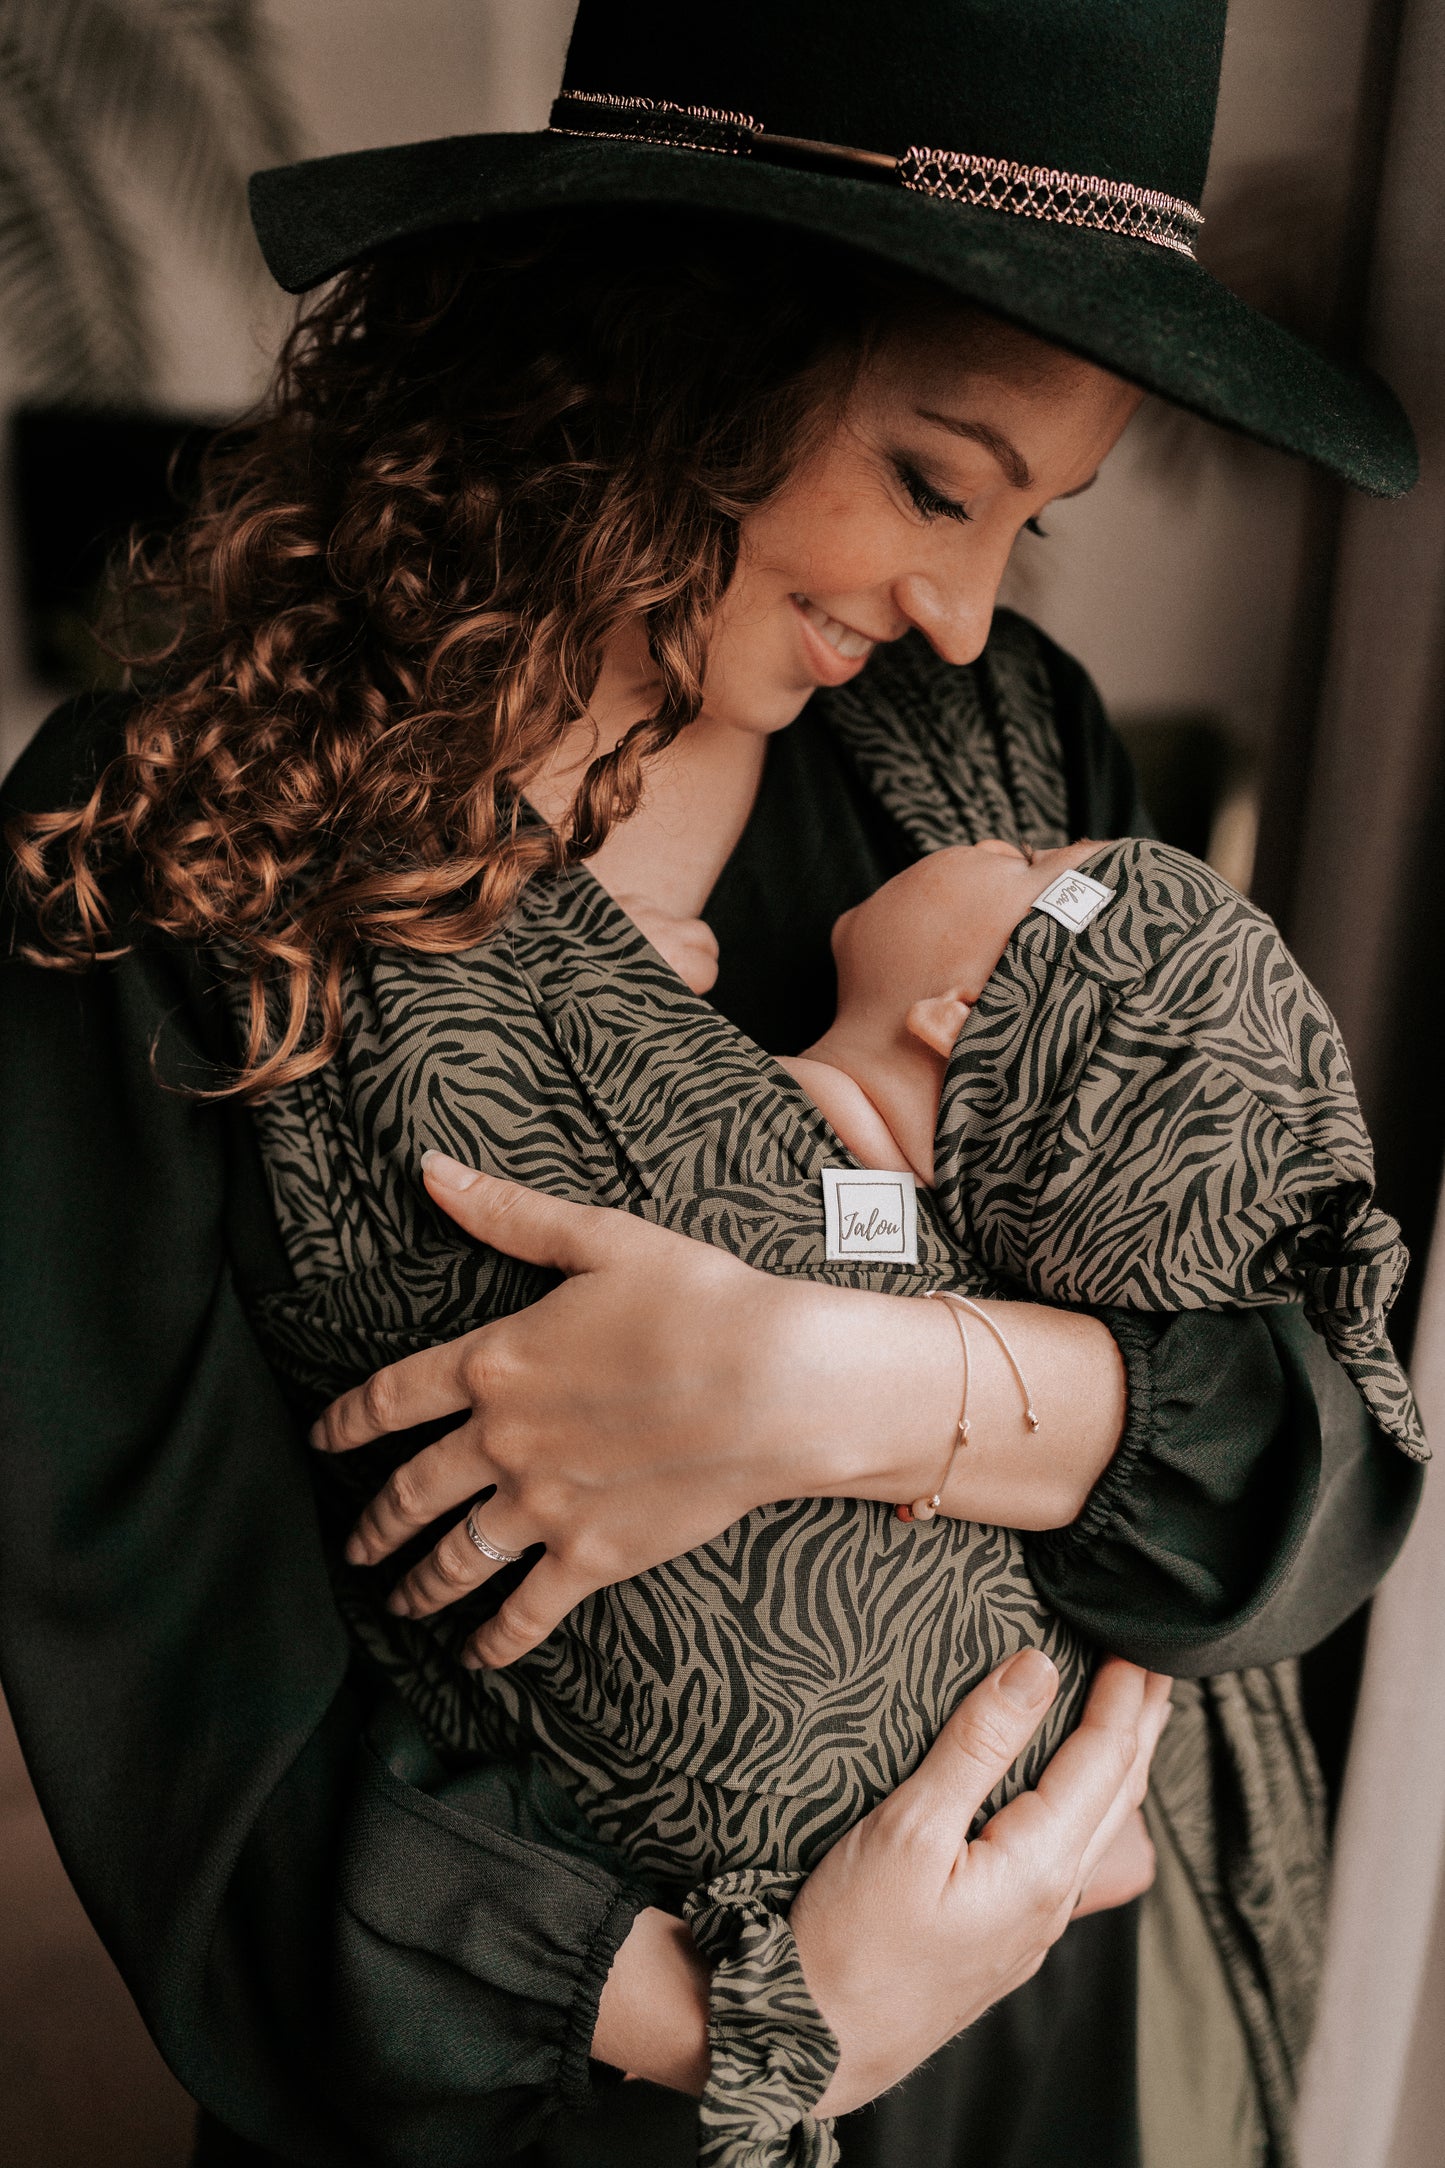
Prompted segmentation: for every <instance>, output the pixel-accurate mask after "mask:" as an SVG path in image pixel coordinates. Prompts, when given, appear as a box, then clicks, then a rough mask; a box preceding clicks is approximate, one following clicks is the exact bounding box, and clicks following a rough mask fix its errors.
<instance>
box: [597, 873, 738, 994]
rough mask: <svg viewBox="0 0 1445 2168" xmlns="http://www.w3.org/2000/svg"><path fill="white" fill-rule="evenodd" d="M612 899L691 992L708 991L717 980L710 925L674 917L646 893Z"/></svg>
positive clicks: (714, 936) (714, 949) (715, 942)
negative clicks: (661, 908)
mask: <svg viewBox="0 0 1445 2168" xmlns="http://www.w3.org/2000/svg"><path fill="white" fill-rule="evenodd" d="M616 900H617V902H618V903H620V904H621V906H622V908H623V910H624V911H625V912H626V913H627V915H628V917H629V918H630V919H631V921H632V923H633V925H634V926H635V927H636V928H637V930H638V932H639V933H641V934H645V935H646V937H647V939H648V940H649V941H650V942H651V943H652V945H653V947H654V948H655V949H656V950H657V953H658V955H659V956H660V957H662V959H663V961H664V962H665V963H669V964H671V966H672V968H673V970H674V971H675V972H676V973H677V975H678V977H679V978H680V979H681V980H682V982H683V984H684V985H685V986H690V987H691V988H692V991H693V992H694V993H695V994H710V993H711V992H712V990H713V987H714V986H715V985H716V984H717V935H716V934H715V933H714V932H713V930H712V928H711V927H710V926H705V925H704V924H703V922H702V920H701V919H700V918H674V917H673V916H672V914H671V912H669V911H663V910H660V909H659V908H658V906H657V905H656V904H655V903H650V902H649V901H648V899H647V897H646V896H619V897H618V898H617V899H616Z"/></svg>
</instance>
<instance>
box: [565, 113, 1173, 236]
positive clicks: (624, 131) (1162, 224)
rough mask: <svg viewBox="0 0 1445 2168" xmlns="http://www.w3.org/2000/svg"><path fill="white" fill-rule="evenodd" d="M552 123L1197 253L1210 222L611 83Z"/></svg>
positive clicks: (1091, 185) (1155, 200)
mask: <svg viewBox="0 0 1445 2168" xmlns="http://www.w3.org/2000/svg"><path fill="white" fill-rule="evenodd" d="M550 133H551V134H553V135H572V136H601V137H604V138H606V139H608V140H609V141H613V142H622V143H659V144H663V145H666V146H667V147H668V148H669V149H672V150H687V151H716V152H720V153H721V154H722V155H723V156H725V157H731V158H749V157H751V158H764V159H767V160H768V161H770V162H771V163H773V164H778V165H803V166H822V167H824V168H828V169H832V170H841V171H844V172H849V173H854V174H857V175H860V176H861V175H868V176H870V177H873V178H876V179H880V180H889V181H894V182H896V183H898V184H900V185H901V186H902V187H904V188H907V189H911V190H912V191H913V193H914V194H915V195H920V196H933V197H935V198H937V199H938V200H939V201H940V202H944V203H966V204H969V205H971V206H973V207H974V208H976V209H979V210H985V211H1009V212H1012V213H1013V215H1014V216H1015V217H1016V218H1038V219H1043V220H1045V221H1046V222H1048V223H1049V224H1051V225H1055V226H1089V227H1092V228H1094V230H1095V231H1097V232H1100V233H1123V234H1128V235H1129V236H1131V238H1133V239H1134V240H1137V241H1149V242H1151V243H1152V244H1153V245H1154V247H1156V248H1168V249H1173V250H1174V251H1175V253H1176V254H1177V255H1180V256H1188V257H1190V258H1191V259H1192V258H1193V255H1194V239H1195V236H1196V234H1197V233H1198V231H1199V228H1200V227H1201V226H1202V225H1203V223H1204V214H1203V212H1202V211H1199V210H1196V208H1195V206H1194V205H1193V204H1192V203H1186V202H1185V201H1184V200H1183V198H1182V197H1179V196H1166V195H1164V194H1163V193H1162V192H1161V191H1160V190H1159V189H1156V188H1136V187H1134V186H1133V184H1132V183H1131V182H1129V181H1106V180H1102V179H1100V178H1099V177H1098V176H1096V175H1092V174H1087V173H1060V172H1058V171H1056V170H1055V169H1054V168H1053V167H1052V166H1022V165H1019V164H1017V163H1016V162H1015V161H1014V160H1013V159H1011V158H986V157H983V156H982V155H980V154H978V153H976V152H973V151H936V150H928V149H925V148H923V147H921V146H920V145H917V144H914V145H911V146H910V148H909V149H908V150H906V151H905V152H904V153H903V155H902V157H901V158H894V157H890V156H889V155H888V154H887V153H886V152H883V151H863V150H855V149H853V148H852V147H851V146H850V145H848V144H843V143H814V142H812V141H810V140H809V139H808V138H806V137H804V136H786V135H774V134H772V133H771V132H770V131H769V130H768V129H766V128H764V126H763V124H762V122H761V121H758V120H755V119H754V118H753V116H752V115H751V114H750V113H735V112H727V111H720V110H719V109H718V108H716V107H714V106H707V105H669V104H668V103H667V102H666V101H665V100H663V99H660V98H620V97H616V96H614V95H613V94H612V93H611V92H610V91H596V90H567V91H564V92H563V93H562V95H561V97H560V98H558V100H557V102H556V103H555V105H554V106H553V107H552V120H551V129H550Z"/></svg>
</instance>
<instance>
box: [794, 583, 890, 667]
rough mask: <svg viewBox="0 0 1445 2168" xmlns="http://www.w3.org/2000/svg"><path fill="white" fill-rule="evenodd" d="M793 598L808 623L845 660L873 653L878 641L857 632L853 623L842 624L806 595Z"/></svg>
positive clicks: (854, 660) (854, 659)
mask: <svg viewBox="0 0 1445 2168" xmlns="http://www.w3.org/2000/svg"><path fill="white" fill-rule="evenodd" d="M793 600H794V602H796V604H797V605H798V608H799V609H800V610H801V611H802V613H803V615H804V617H806V618H807V620H808V623H809V624H810V625H812V626H813V627H815V629H816V630H817V631H818V632H820V633H821V634H822V635H823V638H824V639H825V640H826V641H827V643H828V645H829V647H831V648H833V649H834V650H835V651H836V652H837V653H838V654H839V655H841V656H842V657H843V660H844V661H845V662H856V661H857V660H858V658H859V656H860V655H871V654H872V652H873V648H874V646H875V644H876V643H875V642H874V641H872V640H870V639H868V638H867V637H866V635H865V634H863V633H861V632H855V631H854V630H853V628H852V626H851V625H840V624H839V622H838V620H837V618H836V617H830V616H829V615H828V613H827V611H826V610H820V609H819V608H818V605H817V603H816V602H810V601H809V600H808V598H807V596H806V595H794V597H793Z"/></svg>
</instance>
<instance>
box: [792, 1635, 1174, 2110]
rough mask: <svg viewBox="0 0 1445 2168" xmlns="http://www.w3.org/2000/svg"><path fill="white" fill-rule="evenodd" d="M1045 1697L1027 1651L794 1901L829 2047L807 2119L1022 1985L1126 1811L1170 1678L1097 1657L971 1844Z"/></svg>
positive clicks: (887, 2076) (904, 2067)
mask: <svg viewBox="0 0 1445 2168" xmlns="http://www.w3.org/2000/svg"><path fill="white" fill-rule="evenodd" d="M1057 1690H1058V1674H1057V1672H1056V1671H1055V1670H1054V1667H1053V1665H1052V1664H1051V1663H1050V1662H1049V1660H1048V1658H1047V1657H1046V1656H1045V1655H1044V1654H1043V1653H1042V1651H1041V1650H1038V1649H1026V1650H1023V1651H1021V1652H1020V1654H1019V1655H1017V1656H1015V1657H1013V1658H1012V1659H1011V1660H1010V1661H1009V1662H1008V1663H1006V1664H1004V1665H1003V1666H1002V1667H1001V1669H1000V1670H998V1671H996V1672H995V1673H994V1674H993V1676H992V1677H991V1678H989V1679H986V1680H985V1681H984V1683H983V1685H982V1686H978V1687H975V1689H974V1690H973V1692H972V1693H971V1694H970V1695H968V1697H967V1699H966V1700H965V1701H964V1702H963V1703H962V1704H961V1705H960V1707H959V1708H958V1709H957V1710H956V1711H955V1712H954V1714H953V1716H952V1717H950V1719H949V1721H948V1723H947V1724H946V1725H945V1726H944V1728H943V1730H942V1731H941V1732H940V1733H939V1735H938V1738H937V1739H936V1740H935V1741H934V1744H933V1746H932V1748H931V1749H930V1750H929V1752H928V1754H927V1755H926V1756H925V1758H924V1760H923V1761H922V1762H921V1763H920V1765H919V1767H918V1768H917V1769H916V1770H915V1771H914V1773H913V1775H912V1776H911V1777H909V1778H908V1779H907V1781H906V1782H905V1783H903V1784H900V1785H899V1787H898V1789H897V1791H896V1792H894V1793H893V1794H892V1795H891V1797H890V1798H888V1799H885V1800H884V1801H883V1803H882V1805H881V1806H878V1807H875V1809H874V1810H873V1812H872V1813H871V1814H870V1815H868V1816H867V1817H866V1819H865V1820H863V1821H861V1822H859V1823H858V1825H857V1827H856V1828H854V1829H851V1830H850V1831H849V1832H848V1834H847V1836H845V1837H843V1838H842V1839H840V1841H839V1842H838V1843H837V1844H836V1845H835V1846H834V1847H833V1849H832V1851H831V1852H829V1853H828V1854H827V1856H826V1857H825V1858H824V1859H823V1860H822V1861H821V1862H820V1863H819V1865H818V1867H817V1868H816V1869H815V1870H814V1872H813V1874H812V1875H811V1876H810V1877H809V1879H808V1881H807V1882H806V1883H805V1884H804V1885H803V1887H802V1889H801V1890H800V1891H799V1892H798V1895H797V1898H796V1899H795V1900H794V1904H793V1909H792V1915H791V1917H792V1926H793V1933H794V1935H795V1936H796V1938H797V1943H798V1953H799V1956H800V1957H801V1959H802V1964H803V1972H804V1975H805V1977H806V1979H807V1982H808V1985H809V1987H810V1988H811V1990H812V1992H813V1997H814V2000H815V2001H816V2002H817V2005H818V2008H819V2009H820V2010H821V2011H822V2013H823V2015H824V2016H825V2017H826V2018H827V2020H828V2022H829V2024H830V2025H831V2026H832V2028H833V2031H834V2032H835V2033H836V2035H837V2037H838V2043H839V2047H840V2050H841V2053H840V2057H839V2062H838V2068H837V2070H836V2071H835V2073H834V2075H833V2078H832V2081H831V2083H830V2084H829V2086H828V2089H827V2091H826V2093H825V2094H824V2095H823V2098H822V2099H821V2100H820V2102H819V2103H818V2108H817V2113H818V2114H819V2115H842V2114H845V2113H846V2112H847V2111H848V2110H849V2109H850V2108H856V2107H860V2106H861V2105H862V2104H863V2102H864V2101H868V2100H873V2099H875V2098H876V2096H877V2095H878V2094H879V2093H882V2092H886V2091H887V2089H888V2087H889V2086H891V2085H896V2084H897V2082H898V2080H899V2079H900V2078H902V2077H905V2076H906V2075H907V2074H908V2072H909V2071H910V2070H915V2069H916V2068H917V2067H918V2065H919V2064H920V2063H922V2062H925V2061H926V2060H927V2059H928V2057H929V2056H930V2055H932V2054H934V2053H935V2052H936V2050H937V2049H939V2048H940V2047H942V2046H943V2044H944V2042H945V2041H947V2040H951V2039H952V2038H953V2037H954V2035H955V2034H956V2033H960V2032H962V2031H963V2030H964V2028H965V2027H966V2026H968V2025H971V2024H972V2023H973V2021H974V2019H975V2018H977V2017H980V2016H981V2015H982V2014H983V2012H984V2011H985V2010H986V2009H988V2008H989V2006H990V2005H991V2004H992V2003H995V2002H997V2001H998V2000H999V1998H1000V1997H1001V1996H1003V1995H1007V1994H1009V1993H1010V1992H1011V1991H1012V1989H1014V1988H1016V1987H1018V1986H1020V1985H1021V1984H1022V1982H1023V1981H1025V1980H1027V1979H1031V1978H1032V1976H1033V1975H1034V1973H1035V1972H1037V1971H1038V1968H1039V1966H1040V1965H1041V1964H1042V1963H1043V1961H1044V1958H1045V1957H1046V1956H1047V1955H1048V1952H1049V1950H1050V1949H1051V1948H1052V1946H1053V1944H1054V1943H1055V1942H1057V1940H1058V1938H1059V1936H1060V1935H1061V1934H1062V1933H1063V1931H1064V1929H1065V1927H1067V1925H1068V1924H1069V1921H1070V1920H1071V1919H1072V1918H1073V1917H1074V1916H1075V1914H1076V1912H1077V1911H1079V1910H1080V1909H1081V1899H1082V1898H1083V1895H1084V1892H1085V1890H1086V1888H1087V1886H1088V1884H1089V1882H1090V1880H1091V1879H1092V1877H1093V1875H1094V1873H1095V1870H1096V1869H1097V1868H1098V1867H1099V1865H1100V1863H1101V1862H1102V1861H1103V1860H1104V1859H1105V1858H1106V1856H1107V1855H1108V1853H1109V1852H1110V1850H1111V1848H1112V1847H1113V1845H1114V1844H1115V1842H1116V1840H1117V1839H1118V1838H1119V1836H1120V1833H1121V1832H1122V1831H1123V1830H1124V1829H1125V1828H1126V1826H1127V1824H1128V1823H1129V1820H1130V1817H1131V1816H1132V1815H1134V1814H1135V1812H1136V1811H1137V1809H1138V1807H1139V1805H1140V1803H1141V1801H1142V1800H1143V1797H1144V1793H1145V1790H1146V1788H1147V1786H1148V1782H1149V1765H1150V1762H1151V1760H1152V1759H1153V1754H1154V1748H1155V1746H1156V1745H1157V1743H1158V1739H1159V1734H1160V1732H1161V1731H1162V1730H1163V1728H1164V1725H1165V1722H1166V1721H1167V1718H1168V1713H1169V1681H1168V1680H1167V1679H1163V1678H1158V1677H1155V1676H1154V1675H1153V1674H1151V1673H1149V1672H1146V1671H1140V1670H1139V1669H1138V1668H1137V1667H1136V1666H1135V1665H1133V1664H1126V1663H1123V1662H1121V1661H1120V1660H1119V1659H1118V1658H1110V1659H1109V1660H1108V1661H1106V1662H1105V1663H1104V1664H1103V1666H1102V1667H1101V1669H1100V1671H1099V1674H1098V1677H1097V1678H1096V1679H1095V1681H1094V1685H1093V1689H1092V1691H1091V1693H1090V1695H1089V1700H1088V1704H1087V1706H1086V1708H1085V1710H1084V1715H1083V1717H1082V1719H1081V1721H1080V1723H1079V1727H1078V1729H1077V1730H1076V1731H1075V1732H1073V1733H1072V1734H1071V1735H1070V1737H1069V1738H1067V1739H1066V1740H1065V1741H1064V1743H1063V1745H1062V1746H1061V1747H1060V1748H1059V1750H1058V1752H1057V1753H1056V1754H1055V1755H1054V1758H1053V1760H1052V1761H1051V1762H1050V1763H1049V1766H1048V1767H1047V1769H1045V1771H1044V1773H1043V1775H1042V1776H1041V1777H1040V1778H1039V1781H1038V1784H1037V1785H1036V1787H1035V1788H1034V1790H1033V1791H1029V1792H1023V1793H1021V1794H1020V1796H1019V1797H1018V1798H1017V1799H1014V1800H1011V1801H1010V1803H1009V1804H1008V1806H1006V1807H1004V1808H1003V1809H1002V1810H1001V1811H1000V1812H999V1813H997V1814H995V1815H994V1816H993V1817H992V1819H991V1820H990V1821H988V1822H985V1824H984V1826H983V1828H982V1830H981V1831H980V1832H979V1834H978V1836H977V1837H975V1838H974V1839H973V1841H972V1842H971V1843H970V1842H969V1841H968V1837H967V1832H968V1826H969V1823H970V1822H971V1821H972V1819H973V1817H974V1815H975V1814H976V1813H977V1812H978V1809H979V1807H980V1806H981V1805H982V1804H983V1802H984V1800H985V1799H986V1798H987V1797H988V1795H989V1793H990V1792H991V1791H992V1789H993V1787H994V1785H995V1784H996V1783H997V1782H998V1780H999V1778H1000V1777H1001V1776H1002V1775H1003V1774H1004V1772H1005V1770H1007V1769H1009V1768H1010V1767H1012V1765H1013V1763H1014V1761H1015V1760H1016V1759H1017V1757H1018V1755H1019V1753H1020V1752H1021V1751H1022V1749H1023V1747H1024V1746H1025V1745H1026V1743H1027V1741H1028V1740H1029V1738H1030V1737H1031V1736H1032V1735H1033V1733H1034V1731H1035V1730H1036V1729H1037V1727H1038V1725H1039V1722H1040V1721H1041V1719H1042V1717H1043V1715H1044V1712H1045V1710H1046V1709H1047V1708H1048V1706H1049V1704H1050V1703H1051V1702H1052V1700H1053V1698H1054V1695H1055V1693H1056V1692H1057Z"/></svg>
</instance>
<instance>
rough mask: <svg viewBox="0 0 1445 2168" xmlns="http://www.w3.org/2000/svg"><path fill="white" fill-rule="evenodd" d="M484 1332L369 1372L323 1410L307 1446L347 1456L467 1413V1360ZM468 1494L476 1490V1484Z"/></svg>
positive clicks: (469, 1399)
mask: <svg viewBox="0 0 1445 2168" xmlns="http://www.w3.org/2000/svg"><path fill="white" fill-rule="evenodd" d="M488 1329H489V1328H487V1327H485V1326H484V1327H482V1329H481V1331H478V1332H469V1333H467V1334H466V1335H465V1337H464V1338H462V1339H460V1340H448V1341H447V1342H445V1344H444V1345H443V1346H441V1347H426V1348H422V1349H420V1350H419V1352H418V1353H417V1354H415V1355H404V1356H403V1357H402V1359H401V1361H400V1362H395V1363H388V1364H387V1366H386V1368H385V1369H384V1370H377V1371H374V1372H373V1374H372V1375H371V1376H370V1377H369V1378H368V1379H367V1381H366V1383H365V1384H364V1385H354V1386H353V1387H352V1389H351V1391H350V1392H349V1393H342V1394H341V1395H340V1397H339V1398H338V1399H336V1400H333V1401H332V1403H331V1405H330V1407H329V1408H323V1410H322V1412H321V1413H320V1415H318V1416H317V1418H316V1421H315V1422H314V1423H313V1424H312V1426H311V1443H312V1444H313V1445H314V1446H315V1448H316V1450H317V1451H318V1452H319V1453H349V1452H350V1451H351V1450H352V1448H353V1447H355V1446H358V1445H370V1444H371V1442H372V1440H373V1439H375V1438H385V1437H389V1436H390V1435H391V1433H392V1432H393V1431H397V1430H412V1429H414V1428H415V1426H416V1425H417V1424H418V1423H432V1422H435V1421H436V1420H437V1418H438V1417H439V1416H443V1415H456V1414H458V1413H459V1412H460V1411H461V1410H462V1409H463V1408H468V1407H470V1406H471V1405H472V1393H473V1390H474V1384H473V1373H474V1365H473V1363H472V1361H471V1360H470V1357H471V1354H472V1350H473V1346H474V1343H475V1342H477V1341H479V1340H480V1339H481V1337H482V1332H484V1331H486V1330H488ZM472 1488H473V1490H475V1489H476V1488H477V1486H476V1484H475V1483H474V1484H473V1485H472Z"/></svg>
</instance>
